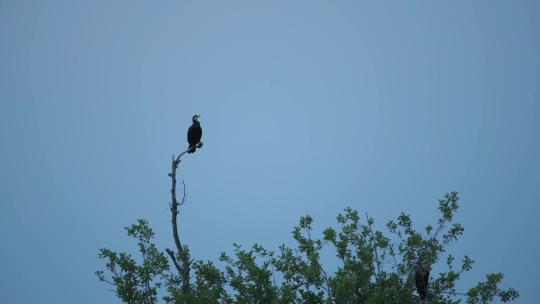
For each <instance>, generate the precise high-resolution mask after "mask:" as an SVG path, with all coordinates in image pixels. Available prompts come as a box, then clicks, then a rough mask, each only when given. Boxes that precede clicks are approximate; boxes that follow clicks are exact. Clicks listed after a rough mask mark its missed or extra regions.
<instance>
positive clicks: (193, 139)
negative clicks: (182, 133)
mask: <svg viewBox="0 0 540 304" xmlns="http://www.w3.org/2000/svg"><path fill="white" fill-rule="evenodd" d="M199 117H200V116H199V115H193V118H192V121H193V124H192V125H191V127H189V129H188V133H187V140H188V143H189V148H188V153H194V152H195V150H197V148H200V147H201V146H202V142H201V137H202V128H201V124H200V123H199V121H198V119H199Z"/></svg>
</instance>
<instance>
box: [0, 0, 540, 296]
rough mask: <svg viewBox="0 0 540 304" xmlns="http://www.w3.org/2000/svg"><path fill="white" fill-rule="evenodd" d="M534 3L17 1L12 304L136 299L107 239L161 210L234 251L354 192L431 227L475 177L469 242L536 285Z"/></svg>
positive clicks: (5, 244) (7, 72) (12, 16)
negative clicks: (109, 267)
mask: <svg viewBox="0 0 540 304" xmlns="http://www.w3.org/2000/svg"><path fill="white" fill-rule="evenodd" d="M539 20H540V5H539V3H538V2H537V1H474V2H473V1H436V2H433V1H407V2H406V1H372V2H367V1H365V2H364V1H267V2H262V1H261V2H258V1H215V2H212V1H159V2H151V3H150V2H149V1H85V2H83V1H47V2H44V1H5V0H2V1H0V66H1V68H0V140H1V145H0V155H1V159H2V160H1V162H0V193H1V200H0V229H1V231H2V232H3V233H2V235H3V238H2V242H1V243H0V244H1V245H0V246H1V247H0V249H1V250H0V260H1V261H2V276H0V302H2V303H118V302H119V301H118V300H117V299H116V298H115V297H114V295H113V293H111V292H110V291H108V288H107V286H105V285H103V284H101V283H99V282H98V280H97V279H96V277H95V276H94V274H93V272H94V271H95V270H97V269H101V268H102V265H103V264H102V262H101V261H100V260H98V258H97V254H98V249H99V248H101V247H109V248H112V249H117V250H128V251H129V250H134V249H135V247H134V244H133V243H132V242H131V241H130V240H129V239H127V236H125V231H124V230H123V227H125V226H127V225H130V224H132V223H134V222H135V220H136V219H137V218H146V219H148V220H149V221H150V223H151V224H152V226H153V227H154V229H155V230H156V233H157V238H156V242H157V244H158V245H159V246H160V248H162V249H164V248H166V247H172V246H173V241H172V237H171V233H170V218H169V216H170V215H169V211H168V202H169V192H168V191H169V186H170V185H169V179H168V177H167V172H168V170H169V169H170V159H171V155H172V154H173V153H178V152H179V151H182V150H183V149H185V147H186V142H185V140H186V139H185V132H186V130H187V127H188V126H189V125H190V123H191V122H190V119H191V116H192V115H193V114H195V113H197V114H200V115H201V123H202V126H203V128H204V135H203V141H204V143H205V146H204V148H203V149H202V150H200V151H198V152H197V153H195V154H193V155H189V157H188V158H186V159H185V161H184V162H183V164H182V167H181V168H180V171H179V178H180V179H184V180H185V181H186V183H187V185H188V191H189V193H188V202H187V204H186V205H185V206H184V209H183V211H182V212H183V213H182V215H181V225H180V229H181V236H182V239H183V240H184V241H185V242H187V243H188V244H189V245H190V246H191V248H192V253H193V255H194V256H195V257H197V258H200V259H211V260H216V259H217V257H218V256H219V253H220V252H221V251H224V250H226V251H230V250H231V248H232V243H234V242H236V243H240V244H244V245H250V244H253V243H255V242H258V243H261V244H263V245H265V246H267V247H268V248H271V249H275V248H277V246H278V245H279V244H280V243H282V242H286V243H291V237H290V231H291V229H292V227H293V226H294V225H295V224H296V223H297V220H298V218H299V217H300V216H301V215H304V214H311V215H312V216H313V217H314V218H315V227H316V229H317V230H318V231H321V230H322V229H323V228H325V227H327V226H329V225H332V224H334V223H335V215H336V214H337V213H338V212H340V211H341V210H342V209H343V208H344V207H346V206H351V207H353V208H355V209H358V210H359V211H361V212H362V213H363V212H365V211H367V212H368V213H369V214H370V215H371V216H373V217H374V218H375V219H376V221H377V224H378V225H379V227H381V228H382V227H383V223H384V222H386V221H387V220H388V219H390V218H394V217H396V216H397V215H398V214H399V212H401V211H405V212H408V213H411V214H412V216H413V219H414V220H415V221H416V223H417V225H418V227H419V228H420V227H423V226H425V225H427V224H428V223H430V222H432V221H434V220H435V216H436V215H437V210H436V203H437V199H438V198H440V197H442V196H443V195H444V194H445V193H446V192H448V191H453V190H455V191H459V192H460V193H461V206H462V207H461V210H460V212H459V214H458V216H457V220H458V221H460V222H461V223H462V224H463V225H464V226H465V235H464V237H463V238H462V240H461V241H460V242H459V243H458V244H457V245H456V246H454V247H453V249H452V250H453V251H454V252H455V253H456V254H458V255H460V254H467V255H470V256H472V257H473V259H475V260H476V261H477V263H476V264H475V268H474V269H473V271H472V272H471V273H469V274H468V275H467V276H466V278H465V280H464V282H463V285H462V286H470V285H472V283H474V282H476V281H478V280H481V279H482V278H483V275H484V274H485V273H488V272H496V271H501V272H503V273H505V274H506V278H505V282H506V283H507V285H511V286H513V287H516V288H517V289H518V290H519V291H520V292H521V294H522V297H521V300H520V303H533V302H535V300H537V290H536V289H537V287H538V286H540V279H539V276H538V273H539V272H540V267H539V266H538V263H536V262H535V261H536V260H537V259H538V252H539V250H540V242H539V238H538V232H539V231H540V223H539V221H538V214H539V211H540V207H539V203H540V173H539V172H540V156H539V155H540V143H539V138H540V137H539V136H538V134H539V131H540V119H539V118H538V116H539V114H540V93H539V85H540V24H539V23H540V21H539Z"/></svg>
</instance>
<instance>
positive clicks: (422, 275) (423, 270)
mask: <svg viewBox="0 0 540 304" xmlns="http://www.w3.org/2000/svg"><path fill="white" fill-rule="evenodd" d="M414 284H415V285H416V291H417V292H418V295H419V296H420V300H421V301H420V303H426V295H427V290H428V284H429V266H428V265H427V263H425V262H424V261H422V260H420V259H419V260H418V263H417V264H416V269H415V272H414Z"/></svg>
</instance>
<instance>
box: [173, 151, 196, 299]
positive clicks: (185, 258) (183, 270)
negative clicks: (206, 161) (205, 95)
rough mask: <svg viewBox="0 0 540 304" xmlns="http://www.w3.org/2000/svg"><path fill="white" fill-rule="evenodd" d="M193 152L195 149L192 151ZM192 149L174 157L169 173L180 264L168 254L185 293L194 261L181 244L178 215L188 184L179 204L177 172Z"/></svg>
mask: <svg viewBox="0 0 540 304" xmlns="http://www.w3.org/2000/svg"><path fill="white" fill-rule="evenodd" d="M200 147H202V143H200V144H199V145H197V147H194V148H195V149H196V148H200ZM191 150H193V149H191ZM191 150H190V149H187V150H186V151H184V152H182V153H180V154H179V155H178V156H177V157H176V158H175V157H174V155H173V156H172V164H171V172H170V173H169V177H170V178H171V224H172V230H173V238H174V243H175V245H176V250H177V252H178V257H179V258H180V263H181V264H180V263H179V262H178V260H177V259H176V255H175V253H174V252H173V251H172V250H170V249H167V250H166V251H167V254H169V256H170V257H171V260H172V261H173V263H174V266H175V267H176V269H177V270H178V272H179V273H180V275H181V276H182V290H183V291H184V292H186V293H187V292H189V290H190V288H191V285H190V283H189V277H190V268H191V263H192V261H191V260H190V258H189V252H187V250H186V248H185V247H184V246H182V242H180V236H179V234H178V220H177V218H178V214H179V212H180V211H179V210H178V207H179V206H182V205H183V204H184V203H185V202H186V184H185V183H184V181H182V185H183V193H182V194H183V195H182V200H181V202H178V199H177V198H176V170H177V169H178V166H179V165H180V162H181V158H182V156H184V154H186V153H188V152H191Z"/></svg>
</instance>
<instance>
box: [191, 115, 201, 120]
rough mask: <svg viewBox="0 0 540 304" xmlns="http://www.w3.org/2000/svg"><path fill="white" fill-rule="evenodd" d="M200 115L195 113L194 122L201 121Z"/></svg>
mask: <svg viewBox="0 0 540 304" xmlns="http://www.w3.org/2000/svg"><path fill="white" fill-rule="evenodd" d="M199 117H201V116H199V115H193V122H196V121H199Z"/></svg>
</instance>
